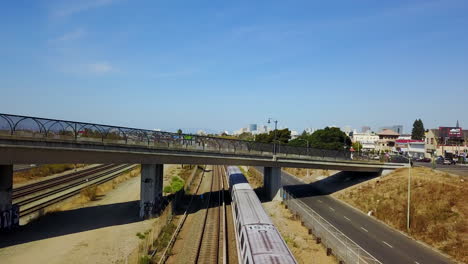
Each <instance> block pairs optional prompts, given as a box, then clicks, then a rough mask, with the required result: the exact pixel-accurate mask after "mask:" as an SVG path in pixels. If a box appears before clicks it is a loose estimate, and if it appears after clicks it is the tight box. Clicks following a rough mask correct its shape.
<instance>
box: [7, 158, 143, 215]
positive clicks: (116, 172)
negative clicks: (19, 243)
mask: <svg viewBox="0 0 468 264" xmlns="http://www.w3.org/2000/svg"><path fill="white" fill-rule="evenodd" d="M136 166H137V165H128V164H125V165H102V166H98V167H95V168H92V169H89V170H86V171H82V172H79V173H71V175H67V177H65V176H62V177H58V178H55V179H50V180H46V181H43V182H38V183H34V184H31V185H27V186H23V187H21V188H18V189H19V191H18V192H17V193H16V195H17V196H16V200H18V199H19V198H20V197H25V196H28V198H26V199H23V200H21V201H16V202H15V204H16V205H18V206H19V207H20V217H23V216H27V215H30V214H32V213H35V212H37V211H40V210H42V209H44V208H46V207H48V206H50V205H53V204H55V203H58V202H60V201H63V200H65V199H67V198H70V197H72V196H74V195H77V194H79V193H80V192H81V190H82V189H84V188H86V187H87V186H89V185H98V184H102V183H105V182H107V181H110V180H112V179H114V178H116V177H118V176H120V175H121V174H122V173H123V172H126V171H130V170H132V169H134V168H135V167H136ZM54 180H55V181H54ZM88 182H89V184H86V183H88ZM72 188H74V189H73V190H72V191H69V192H67V190H69V189H72ZM47 190H48V191H47ZM35 193H37V195H34V194H35ZM47 197H51V199H46V198H47ZM41 200H44V201H42V202H40V201H41ZM36 202H37V204H35V205H33V206H29V207H28V205H30V204H32V203H36ZM22 207H23V208H24V207H27V208H26V209H22Z"/></svg>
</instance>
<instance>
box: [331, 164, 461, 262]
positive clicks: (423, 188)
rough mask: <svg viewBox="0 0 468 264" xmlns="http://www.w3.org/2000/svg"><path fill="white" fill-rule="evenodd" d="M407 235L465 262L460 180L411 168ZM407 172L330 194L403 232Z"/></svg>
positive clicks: (404, 230)
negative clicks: (371, 213) (408, 228)
mask: <svg viewBox="0 0 468 264" xmlns="http://www.w3.org/2000/svg"><path fill="white" fill-rule="evenodd" d="M411 173H412V184H411V207H410V215H411V218H410V223H411V224H410V227H411V228H410V232H409V235H411V236H412V237H414V238H416V239H418V240H421V241H424V242H425V243H427V244H429V245H431V246H433V247H435V248H437V249H439V250H441V251H442V252H444V253H446V254H448V255H450V256H453V257H454V258H455V259H457V260H458V261H462V262H465V263H467V262H468V256H467V254H466V252H468V204H467V201H468V187H467V183H466V181H464V180H463V179H462V178H460V177H456V176H450V175H448V174H447V173H444V172H440V171H433V170H431V169H429V168H413V169H411ZM407 184H408V169H398V170H396V171H395V172H393V173H391V174H389V175H387V176H385V177H381V178H378V179H374V180H371V181H369V182H366V183H363V184H360V185H357V186H355V187H352V188H349V189H346V190H343V191H341V192H338V193H336V194H334V196H335V197H337V198H339V199H341V200H344V201H346V202H347V203H349V204H351V205H353V206H354V207H357V208H358V209H360V210H362V211H363V212H365V213H367V212H369V211H373V214H374V216H375V217H376V218H378V219H380V220H382V221H383V222H385V223H387V224H389V225H390V226H392V227H394V228H396V229H398V230H401V231H403V232H406V233H407V230H406V210H407Z"/></svg>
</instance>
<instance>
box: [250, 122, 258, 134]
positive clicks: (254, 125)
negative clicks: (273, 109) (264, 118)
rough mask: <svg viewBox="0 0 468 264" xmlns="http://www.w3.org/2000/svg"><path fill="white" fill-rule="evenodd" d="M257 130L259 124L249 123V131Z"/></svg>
mask: <svg viewBox="0 0 468 264" xmlns="http://www.w3.org/2000/svg"><path fill="white" fill-rule="evenodd" d="M254 131H257V124H250V125H249V132H254Z"/></svg>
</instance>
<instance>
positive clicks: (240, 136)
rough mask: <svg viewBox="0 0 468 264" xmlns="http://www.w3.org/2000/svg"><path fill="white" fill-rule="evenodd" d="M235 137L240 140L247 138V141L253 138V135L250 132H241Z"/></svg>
mask: <svg viewBox="0 0 468 264" xmlns="http://www.w3.org/2000/svg"><path fill="white" fill-rule="evenodd" d="M237 138H239V139H240V140H248V141H252V140H254V136H253V135H252V133H250V132H243V133H241V134H240V135H239V136H237Z"/></svg>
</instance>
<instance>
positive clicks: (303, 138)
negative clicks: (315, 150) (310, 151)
mask: <svg viewBox="0 0 468 264" xmlns="http://www.w3.org/2000/svg"><path fill="white" fill-rule="evenodd" d="M310 136H311V134H309V133H307V132H306V131H304V132H302V134H301V135H300V136H298V137H297V138H295V139H293V140H290V141H289V142H288V145H290V146H294V147H307V142H309V144H310Z"/></svg>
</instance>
